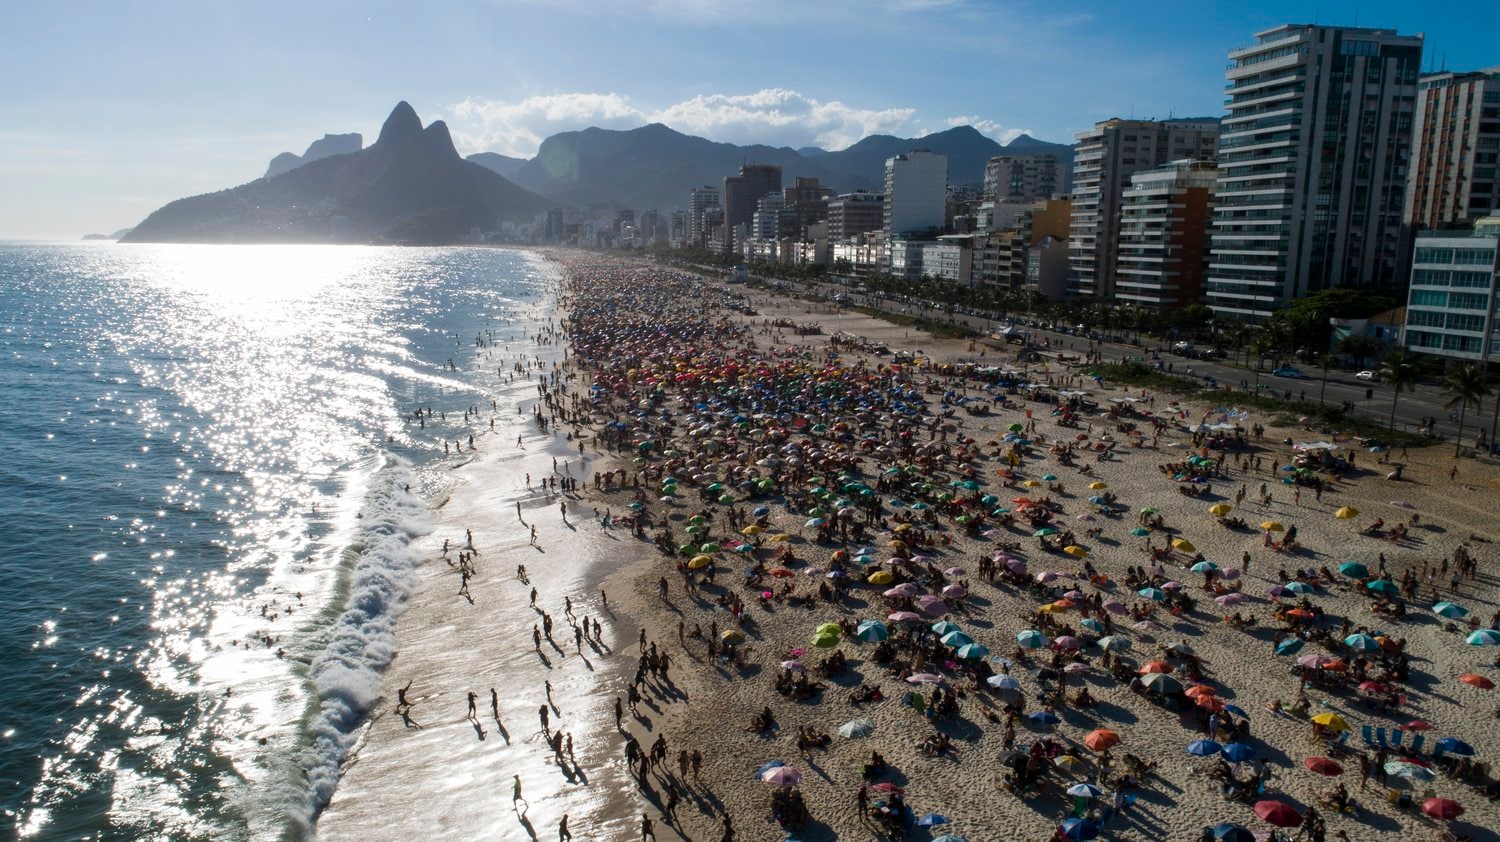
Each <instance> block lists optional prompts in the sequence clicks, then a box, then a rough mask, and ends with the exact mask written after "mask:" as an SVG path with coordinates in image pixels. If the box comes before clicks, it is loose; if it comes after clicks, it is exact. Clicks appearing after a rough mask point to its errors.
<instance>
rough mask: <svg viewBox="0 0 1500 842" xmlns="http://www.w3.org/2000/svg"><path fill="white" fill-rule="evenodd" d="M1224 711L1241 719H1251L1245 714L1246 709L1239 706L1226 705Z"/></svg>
mask: <svg viewBox="0 0 1500 842" xmlns="http://www.w3.org/2000/svg"><path fill="white" fill-rule="evenodd" d="M1224 710H1226V711H1228V712H1230V713H1232V714H1234V715H1235V716H1238V717H1239V718H1241V719H1249V718H1250V714H1248V713H1245V709H1244V708H1242V707H1240V706H1239V705H1225V706H1224Z"/></svg>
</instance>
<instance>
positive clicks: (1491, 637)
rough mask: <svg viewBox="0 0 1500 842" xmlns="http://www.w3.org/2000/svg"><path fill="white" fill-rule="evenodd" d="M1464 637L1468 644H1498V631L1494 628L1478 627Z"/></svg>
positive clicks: (1499, 634)
mask: <svg viewBox="0 0 1500 842" xmlns="http://www.w3.org/2000/svg"><path fill="white" fill-rule="evenodd" d="M1465 639H1466V640H1467V641H1468V642H1469V645H1470V646H1500V632H1497V631H1495V630H1494V629H1480V630H1479V631H1477V632H1472V633H1470V634H1469V636H1468V637H1467V638H1465Z"/></svg>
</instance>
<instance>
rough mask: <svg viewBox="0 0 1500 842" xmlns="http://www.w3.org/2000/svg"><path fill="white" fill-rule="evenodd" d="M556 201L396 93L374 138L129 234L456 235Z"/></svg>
mask: <svg viewBox="0 0 1500 842" xmlns="http://www.w3.org/2000/svg"><path fill="white" fill-rule="evenodd" d="M552 205H553V203H552V202H550V201H548V200H546V199H543V198H542V197H540V196H537V195H534V194H532V193H530V192H528V191H526V190H523V189H521V188H520V187H517V186H516V185H515V184H513V183H512V182H510V181H509V180H507V179H505V178H504V177H502V176H500V175H498V174H496V173H494V172H491V171H490V170H488V169H486V168H485V167H482V166H480V165H479V164H476V163H473V162H471V161H465V160H464V159H462V158H460V157H459V155H458V152H457V151H456V150H455V149H454V148H453V138H452V137H451V136H450V135H449V133H448V126H447V125H446V124H444V123H443V122H442V121H441V120H439V121H436V122H434V123H432V124H431V125H429V126H427V127H426V128H423V127H422V121H421V118H419V117H418V116H417V113H416V111H415V110H413V109H412V107H411V106H410V105H408V104H407V103H405V102H401V103H398V104H397V105H396V107H395V109H394V110H392V111H391V114H390V116H389V117H387V118H386V121H385V124H384V125H383V126H381V129H380V136H379V138H378V139H377V140H376V141H375V143H374V144H372V145H371V146H369V147H368V148H365V149H362V150H359V151H357V152H350V153H346V154H341V155H332V156H330V157H326V158H321V159H319V160H315V161H312V162H310V163H304V164H302V165H301V166H299V167H297V168H296V169H293V170H290V171H288V172H284V173H282V174H280V175H278V176H275V177H274V178H262V179H257V180H256V181H252V182H250V183H249V184H243V185H240V186H239V187H234V188H231V189H229V190H222V191H219V192H217V193H206V194H204V195H201V196H192V197H189V198H186V199H178V200H177V201H175V202H171V203H169V204H167V205H166V206H164V207H162V208H161V209H159V210H157V211H156V212H154V213H152V214H151V215H150V216H148V217H146V219H145V221H143V222H141V224H140V225H138V226H136V228H135V230H134V231H132V232H130V234H128V235H127V236H126V237H125V238H124V240H123V242H136V243H142V242H260V243H268V242H329V241H331V240H333V239H335V238H337V239H341V240H347V241H353V242H395V243H412V244H431V243H451V242H457V241H459V240H461V239H463V238H464V237H466V236H467V235H468V233H469V232H470V229H472V228H478V229H480V230H482V231H492V230H495V229H496V228H497V227H498V226H499V224H500V223H502V222H506V221H512V222H529V221H531V220H532V219H533V218H534V217H535V216H536V215H537V214H538V213H541V212H544V211H545V210H546V209H548V208H549V207H551V206H552Z"/></svg>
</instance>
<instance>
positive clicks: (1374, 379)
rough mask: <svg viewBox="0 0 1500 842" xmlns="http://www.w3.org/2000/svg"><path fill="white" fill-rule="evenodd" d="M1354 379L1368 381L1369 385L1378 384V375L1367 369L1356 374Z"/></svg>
mask: <svg viewBox="0 0 1500 842" xmlns="http://www.w3.org/2000/svg"><path fill="white" fill-rule="evenodd" d="M1354 379H1356V380H1368V381H1370V382H1371V383H1378V382H1380V375H1378V374H1376V373H1375V372H1373V371H1370V370H1369V369H1365V370H1364V371H1361V372H1359V373H1358V374H1356V375H1354Z"/></svg>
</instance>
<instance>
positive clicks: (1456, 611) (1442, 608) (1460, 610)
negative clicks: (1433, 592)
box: [1432, 602, 1469, 620]
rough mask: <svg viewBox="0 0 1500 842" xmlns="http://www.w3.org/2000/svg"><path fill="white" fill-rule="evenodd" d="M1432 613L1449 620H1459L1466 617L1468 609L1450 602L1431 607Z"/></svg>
mask: <svg viewBox="0 0 1500 842" xmlns="http://www.w3.org/2000/svg"><path fill="white" fill-rule="evenodd" d="M1432 613H1434V614H1437V615H1439V616H1442V617H1447V618H1448V619H1450V620H1461V619H1463V618H1464V617H1466V616H1468V614H1469V609H1467V608H1465V607H1463V606H1462V605H1456V604H1454V603H1452V602H1439V603H1438V604H1437V605H1434V606H1432Z"/></svg>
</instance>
